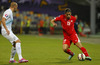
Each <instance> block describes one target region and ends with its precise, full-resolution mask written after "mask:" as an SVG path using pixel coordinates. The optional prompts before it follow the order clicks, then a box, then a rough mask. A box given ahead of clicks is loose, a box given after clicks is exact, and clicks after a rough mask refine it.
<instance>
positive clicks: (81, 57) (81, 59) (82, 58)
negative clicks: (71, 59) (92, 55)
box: [78, 53, 85, 61]
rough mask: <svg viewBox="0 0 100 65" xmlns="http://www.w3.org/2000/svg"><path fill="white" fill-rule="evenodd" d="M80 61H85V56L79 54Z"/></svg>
mask: <svg viewBox="0 0 100 65" xmlns="http://www.w3.org/2000/svg"><path fill="white" fill-rule="evenodd" d="M78 60H79V61H84V60H85V55H84V54H83V53H79V54H78Z"/></svg>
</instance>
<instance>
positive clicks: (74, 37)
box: [63, 34, 80, 47]
mask: <svg viewBox="0 0 100 65" xmlns="http://www.w3.org/2000/svg"><path fill="white" fill-rule="evenodd" d="M72 42H73V43H74V44H75V43H77V42H80V40H79V38H78V35H77V34H72V35H71V36H67V37H64V40H63V44H67V45H68V46H69V47H70V45H71V43H72Z"/></svg>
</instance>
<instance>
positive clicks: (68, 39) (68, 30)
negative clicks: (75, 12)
mask: <svg viewBox="0 0 100 65" xmlns="http://www.w3.org/2000/svg"><path fill="white" fill-rule="evenodd" d="M56 21H61V25H62V28H63V35H64V40H63V51H64V52H65V53H67V54H69V55H70V56H69V60H70V59H71V58H72V57H73V56H74V55H75V54H74V53H73V52H72V51H71V50H70V49H69V48H70V45H71V43H72V42H73V43H74V45H76V46H77V47H78V48H79V49H80V50H81V51H82V52H83V53H84V54H85V56H86V60H90V61H91V60H92V59H91V57H90V56H89V54H88V52H87V50H86V49H85V48H84V47H83V46H82V44H81V42H80V40H79V38H78V35H77V33H76V32H75V29H74V23H75V21H76V18H75V17H74V16H72V15H71V10H70V9H69V8H66V10H65V14H63V15H60V16H58V17H56V18H55V19H52V20H51V23H52V24H53V26H57V24H56V23H55V22H56Z"/></svg>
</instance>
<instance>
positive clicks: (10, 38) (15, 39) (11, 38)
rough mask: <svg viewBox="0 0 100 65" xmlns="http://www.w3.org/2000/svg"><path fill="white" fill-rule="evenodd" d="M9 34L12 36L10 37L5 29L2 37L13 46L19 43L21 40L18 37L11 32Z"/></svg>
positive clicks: (2, 31)
mask: <svg viewBox="0 0 100 65" xmlns="http://www.w3.org/2000/svg"><path fill="white" fill-rule="evenodd" d="M9 32H10V34H9V35H8V34H7V32H6V30H5V29H2V30H1V33H2V35H3V36H4V37H5V38H7V39H8V40H9V41H10V42H11V44H12V45H13V42H14V41H17V40H19V39H18V37H17V36H16V35H15V34H14V33H13V32H12V31H9Z"/></svg>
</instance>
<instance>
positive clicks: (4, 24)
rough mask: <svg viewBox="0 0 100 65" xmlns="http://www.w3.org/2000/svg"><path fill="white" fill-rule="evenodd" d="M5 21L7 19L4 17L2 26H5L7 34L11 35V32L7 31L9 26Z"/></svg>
mask: <svg viewBox="0 0 100 65" xmlns="http://www.w3.org/2000/svg"><path fill="white" fill-rule="evenodd" d="M5 20H6V19H5V18H4V17H3V18H2V21H1V22H2V24H3V26H4V28H5V30H6V32H7V34H8V35H9V34H10V32H9V30H8V29H7V26H6V23H5Z"/></svg>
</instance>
